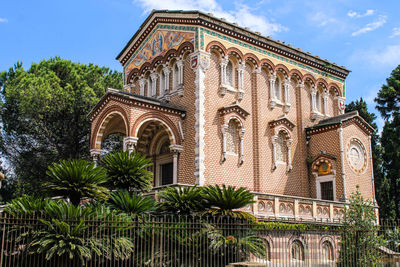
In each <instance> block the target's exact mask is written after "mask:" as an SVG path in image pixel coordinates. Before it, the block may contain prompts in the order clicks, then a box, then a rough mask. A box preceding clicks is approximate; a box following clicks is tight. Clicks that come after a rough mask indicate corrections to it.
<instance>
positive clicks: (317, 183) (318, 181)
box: [315, 174, 337, 201]
mask: <svg viewBox="0 0 400 267" xmlns="http://www.w3.org/2000/svg"><path fill="white" fill-rule="evenodd" d="M324 182H332V189H333V201H337V197H336V176H335V175H334V174H332V175H324V176H318V174H316V177H315V188H316V189H317V199H319V200H324V199H321V197H322V196H321V183H324Z"/></svg>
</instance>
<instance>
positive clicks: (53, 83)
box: [0, 57, 122, 193]
mask: <svg viewBox="0 0 400 267" xmlns="http://www.w3.org/2000/svg"><path fill="white" fill-rule="evenodd" d="M108 87H112V88H122V75H121V73H119V72H116V71H111V70H109V69H108V68H105V67H99V66H97V65H93V64H89V65H85V64H79V63H73V62H71V61H69V60H65V59H61V58H58V57H56V58H50V59H48V60H43V61H41V62H40V63H33V64H32V65H31V67H30V68H29V69H27V70H26V69H24V68H23V67H22V63H19V62H18V63H16V64H15V65H14V67H12V68H10V69H9V70H8V71H4V72H0V94H1V95H0V120H1V126H2V127H1V131H0V154H2V155H3V156H4V157H5V158H7V161H8V162H7V164H8V166H10V169H11V172H10V173H13V174H14V176H15V177H17V178H18V179H20V180H21V183H24V184H25V185H24V186H25V187H24V189H25V191H26V192H30V193H35V192H40V190H38V189H40V185H41V184H42V182H43V178H44V177H45V172H46V169H47V166H48V165H50V164H51V163H52V162H55V161H59V160H62V159H68V158H87V157H88V155H89V133H90V120H89V118H88V117H87V114H88V113H89V111H90V110H91V109H92V107H93V106H94V105H95V104H96V103H97V102H98V101H99V99H100V97H101V96H102V95H103V94H104V93H105V90H106V89H107V88H108ZM8 178H10V177H8Z"/></svg>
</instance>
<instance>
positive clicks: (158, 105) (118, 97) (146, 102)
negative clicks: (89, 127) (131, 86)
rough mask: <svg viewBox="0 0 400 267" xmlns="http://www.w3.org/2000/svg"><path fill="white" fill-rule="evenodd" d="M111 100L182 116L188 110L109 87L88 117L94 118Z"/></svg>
mask: <svg viewBox="0 0 400 267" xmlns="http://www.w3.org/2000/svg"><path fill="white" fill-rule="evenodd" d="M111 100H115V101H117V102H119V103H123V104H126V105H129V106H134V107H138V108H144V109H150V110H156V111H160V112H163V113H168V114H171V115H176V116H180V117H182V118H184V117H185V115H186V111H185V110H183V109H181V108H179V107H174V106H172V105H167V104H164V103H162V102H160V101H158V100H153V99H149V98H147V97H143V96H139V95H135V94H131V93H126V92H122V91H119V90H116V89H111V88H109V89H108V90H107V92H106V94H105V95H104V96H103V97H102V98H101V99H100V101H99V102H98V103H97V104H96V106H95V107H94V108H93V109H92V110H91V111H90V112H89V114H88V118H89V119H90V120H93V119H94V118H95V117H96V116H97V115H98V114H99V113H100V112H101V111H102V110H103V109H104V108H105V107H106V105H107V103H108V102H110V101H111Z"/></svg>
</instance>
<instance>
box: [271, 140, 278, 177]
mask: <svg viewBox="0 0 400 267" xmlns="http://www.w3.org/2000/svg"><path fill="white" fill-rule="evenodd" d="M277 139H278V137H277V136H273V137H272V151H273V153H272V164H273V165H272V169H274V170H275V169H276V141H277Z"/></svg>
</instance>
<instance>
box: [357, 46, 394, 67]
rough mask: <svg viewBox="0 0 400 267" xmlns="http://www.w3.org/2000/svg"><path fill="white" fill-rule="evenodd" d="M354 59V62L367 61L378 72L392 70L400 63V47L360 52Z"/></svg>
mask: <svg viewBox="0 0 400 267" xmlns="http://www.w3.org/2000/svg"><path fill="white" fill-rule="evenodd" d="M352 59H353V60H354V61H360V60H361V61H365V62H366V63H367V64H369V65H370V66H371V67H372V68H375V69H376V70H383V69H392V68H393V67H394V66H397V65H398V64H399V62H400V45H389V46H387V47H379V48H375V49H370V50H365V51H358V52H356V53H355V54H354V55H353V56H352Z"/></svg>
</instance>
